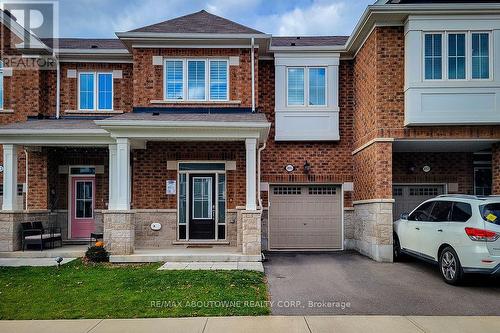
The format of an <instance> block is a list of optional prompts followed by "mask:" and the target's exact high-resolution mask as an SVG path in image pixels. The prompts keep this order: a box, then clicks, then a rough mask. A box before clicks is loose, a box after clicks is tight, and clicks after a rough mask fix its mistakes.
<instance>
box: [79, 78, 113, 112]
mask: <svg viewBox="0 0 500 333" xmlns="http://www.w3.org/2000/svg"><path fill="white" fill-rule="evenodd" d="M78 109H79V110H85V111H95V110H113V74H112V73H111V72H109V73H97V72H81V73H79V74H78Z"/></svg>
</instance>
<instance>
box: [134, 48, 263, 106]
mask: <svg viewBox="0 0 500 333" xmlns="http://www.w3.org/2000/svg"><path fill="white" fill-rule="evenodd" d="M257 53H258V52H255V59H256V61H255V82H256V84H255V86H256V101H257V98H258V93H257V89H258V84H257V82H258V61H257V60H258V56H257ZM153 56H163V57H174V58H186V57H206V58H209V57H224V58H227V57H229V56H238V57H239V59H240V64H239V66H230V67H229V99H230V100H231V101H240V102H241V103H238V104H236V105H237V106H243V107H251V106H252V90H251V87H252V75H251V68H252V66H251V56H250V50H249V49H134V50H133V57H134V106H188V105H189V104H185V103H182V104H178V103H177V104H170V105H168V104H154V105H153V104H151V101H152V100H163V69H164V68H163V66H153ZM256 103H257V102H256ZM191 105H196V103H192V104H191ZM198 105H199V103H198ZM210 105H211V106H213V105H216V104H213V103H210ZM220 106H228V104H220ZM229 106H234V104H230V105H229Z"/></svg>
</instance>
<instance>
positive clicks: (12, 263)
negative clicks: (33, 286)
mask: <svg viewBox="0 0 500 333" xmlns="http://www.w3.org/2000/svg"><path fill="white" fill-rule="evenodd" d="M75 259H76V258H64V259H63V261H62V263H61V264H62V265H64V264H67V263H69V262H71V261H73V260H75ZM2 266H3V267H22V266H57V262H56V261H55V259H54V258H0V267H2Z"/></svg>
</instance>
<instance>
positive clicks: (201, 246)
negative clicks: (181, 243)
mask: <svg viewBox="0 0 500 333" xmlns="http://www.w3.org/2000/svg"><path fill="white" fill-rule="evenodd" d="M186 248H188V249H211V248H213V246H212V245H204V244H199V245H198V244H193V245H188V246H187V247H186Z"/></svg>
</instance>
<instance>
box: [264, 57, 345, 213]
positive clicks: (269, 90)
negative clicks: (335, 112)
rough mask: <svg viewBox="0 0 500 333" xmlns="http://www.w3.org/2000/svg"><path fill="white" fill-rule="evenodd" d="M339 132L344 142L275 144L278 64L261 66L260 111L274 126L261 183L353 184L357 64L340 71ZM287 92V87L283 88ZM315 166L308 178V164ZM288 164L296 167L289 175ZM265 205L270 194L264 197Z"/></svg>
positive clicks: (341, 64) (266, 62)
mask: <svg viewBox="0 0 500 333" xmlns="http://www.w3.org/2000/svg"><path fill="white" fill-rule="evenodd" d="M339 73H340V74H339V75H340V84H339V107H340V115H339V128H340V140H339V141H334V142H332V141H330V142H275V141H274V136H275V123H274V120H275V112H274V102H275V99H274V92H275V78H274V62H273V61H260V63H259V77H260V80H259V101H260V104H259V110H261V111H262V112H264V113H265V114H266V117H267V120H268V121H269V122H271V131H270V133H269V139H268V141H267V147H266V149H265V150H264V151H263V152H262V156H261V181H263V182H269V183H275V184H276V183H343V182H351V181H352V167H353V165H352V156H351V152H352V134H353V132H352V119H353V109H354V99H353V88H354V87H353V80H352V76H353V62H352V61H344V60H342V61H341V62H340V68H339ZM283 88H284V87H283ZM306 161H307V162H309V164H310V165H311V172H310V173H309V174H308V175H306V174H304V170H303V166H304V163H305V162H306ZM287 164H293V165H294V166H296V170H295V171H293V172H292V173H288V172H287V171H286V170H285V166H286V165H287ZM263 202H264V205H266V203H267V193H265V192H264V193H263ZM345 206H346V207H348V206H351V197H350V193H349V192H347V193H346V196H345Z"/></svg>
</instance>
